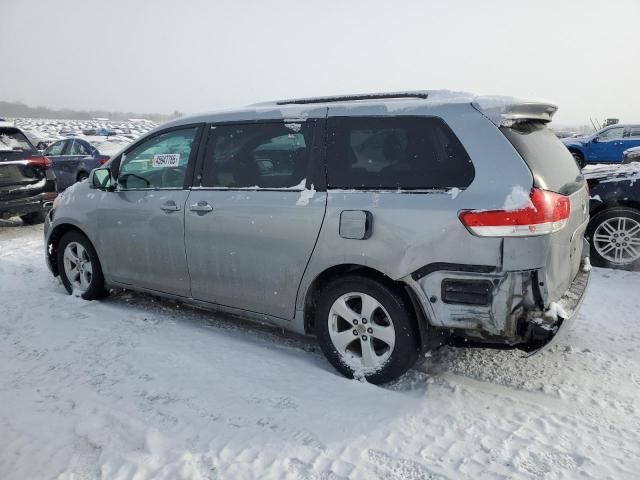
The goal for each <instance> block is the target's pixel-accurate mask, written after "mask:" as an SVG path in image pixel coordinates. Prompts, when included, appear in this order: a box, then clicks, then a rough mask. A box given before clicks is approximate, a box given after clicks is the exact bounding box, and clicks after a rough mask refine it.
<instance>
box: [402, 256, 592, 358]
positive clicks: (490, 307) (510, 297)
mask: <svg viewBox="0 0 640 480" xmlns="http://www.w3.org/2000/svg"><path fill="white" fill-rule="evenodd" d="M586 258H587V257H583V258H582V261H581V263H580V266H579V268H578V271H577V272H576V274H575V276H574V278H573V280H572V281H571V283H570V284H569V285H568V288H567V290H566V291H565V292H564V294H562V296H561V297H560V298H558V299H557V300H556V301H554V302H550V300H551V299H548V298H545V297H544V296H543V294H542V293H541V292H542V290H541V288H540V285H542V284H543V282H542V281H541V279H540V275H539V271H537V270H526V271H514V272H500V271H495V270H494V271H489V270H488V269H487V270H485V271H480V269H478V268H476V269H474V270H473V271H471V270H470V269H465V270H461V269H457V270H454V269H451V268H445V269H442V270H437V271H431V272H429V273H428V274H427V275H425V276H424V277H420V278H415V277H409V278H405V279H403V280H404V281H405V283H407V284H408V285H409V286H410V287H411V289H412V290H413V292H414V293H415V295H416V297H418V299H419V301H420V303H421V306H422V307H423V311H424V312H425V314H426V317H427V318H428V321H429V323H430V325H431V326H433V327H436V328H440V329H441V330H442V331H444V332H446V334H447V336H449V337H450V341H451V343H453V344H458V345H464V346H482V347H488V348H518V349H521V350H524V351H526V352H529V353H535V352H538V351H540V350H542V349H543V348H548V347H549V346H551V345H553V344H555V343H557V342H558V341H560V340H561V339H562V338H563V337H565V336H566V334H567V332H568V331H569V330H570V329H571V326H572V324H573V322H574V321H575V318H576V316H577V314H578V310H579V309H580V305H581V304H582V301H583V299H584V296H585V294H586V290H587V286H588V283H589V278H590V275H591V272H590V268H588V260H586ZM585 261H586V262H587V263H585ZM585 265H587V267H585ZM543 305H544V306H545V307H543Z"/></svg>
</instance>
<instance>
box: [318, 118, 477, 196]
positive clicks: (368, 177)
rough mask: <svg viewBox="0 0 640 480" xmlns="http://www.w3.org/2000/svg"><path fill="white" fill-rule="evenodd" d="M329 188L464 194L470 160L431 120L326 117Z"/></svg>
mask: <svg viewBox="0 0 640 480" xmlns="http://www.w3.org/2000/svg"><path fill="white" fill-rule="evenodd" d="M328 125H329V136H328V143H327V170H328V172H327V180H328V186H329V188H344V189H378V190H397V189H403V190H411V189H430V188H451V187H458V188H465V187H467V186H469V184H470V183H471V181H472V180H473V177H474V174H475V170H474V168H473V164H472V163H471V159H470V158H469V155H467V152H466V151H465V150H464V148H463V146H462V144H461V143H460V141H459V140H458V139H457V137H456V136H455V135H454V134H453V132H452V131H451V129H450V128H449V127H448V126H447V125H446V124H445V123H444V121H443V120H442V119H440V118H435V117H331V118H329V124H328Z"/></svg>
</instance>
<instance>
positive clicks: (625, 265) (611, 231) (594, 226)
mask: <svg viewBox="0 0 640 480" xmlns="http://www.w3.org/2000/svg"><path fill="white" fill-rule="evenodd" d="M616 235H618V236H616ZM587 237H588V238H589V240H590V242H589V243H590V245H591V263H593V265H595V266H597V267H609V268H618V269H624V270H632V269H636V268H638V267H640V211H638V210H635V209H633V208H628V207H613V208H608V209H606V210H603V211H601V212H599V213H597V214H596V215H594V216H593V218H592V219H591V221H590V222H589V226H588V228H587ZM618 252H622V253H621V254H620V255H618ZM632 252H633V253H634V254H632Z"/></svg>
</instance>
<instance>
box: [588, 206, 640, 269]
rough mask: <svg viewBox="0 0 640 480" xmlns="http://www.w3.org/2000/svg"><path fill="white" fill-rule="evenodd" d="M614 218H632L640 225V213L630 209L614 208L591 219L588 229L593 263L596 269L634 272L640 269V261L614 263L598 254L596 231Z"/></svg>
mask: <svg viewBox="0 0 640 480" xmlns="http://www.w3.org/2000/svg"><path fill="white" fill-rule="evenodd" d="M613 218H630V219H632V220H634V221H635V222H638V223H640V211H638V210H635V209H633V208H629V207H613V208H607V209H606V210H603V211H601V212H598V213H597V214H595V215H594V216H593V217H592V218H591V220H590V221H589V226H588V227H587V238H588V239H589V244H590V247H591V248H590V252H591V263H592V264H593V265H594V266H596V267H608V268H617V269H622V270H634V269H637V268H640V259H636V260H635V261H630V262H628V263H614V262H612V261H609V260H608V259H607V258H605V257H603V256H602V255H601V254H600V252H598V249H597V248H596V245H595V244H596V242H595V239H594V235H595V233H596V230H597V229H598V227H599V226H600V225H602V224H603V223H604V222H605V221H607V220H611V219H613ZM636 238H638V237H636ZM636 250H640V247H636ZM605 253H606V252H605Z"/></svg>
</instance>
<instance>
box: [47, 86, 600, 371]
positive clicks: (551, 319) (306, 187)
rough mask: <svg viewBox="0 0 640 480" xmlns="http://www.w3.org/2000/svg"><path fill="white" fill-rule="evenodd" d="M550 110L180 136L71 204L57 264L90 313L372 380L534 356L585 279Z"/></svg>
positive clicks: (61, 223) (581, 224)
mask: <svg viewBox="0 0 640 480" xmlns="http://www.w3.org/2000/svg"><path fill="white" fill-rule="evenodd" d="M555 111H556V107H555V106H553V105H550V104H546V103H536V102H527V101H522V100H517V99H513V98H509V97H468V96H465V95H456V94H451V93H447V92H443V91H420V92H401V93H394V94H372V95H355V96H343V97H325V98H306V99H293V100H284V101H278V102H270V103H264V104H258V105H255V106H251V107H248V108H244V109H239V110H234V111H224V112H219V113H211V114H205V115H198V116H191V117H186V118H182V119H179V120H176V121H172V122H170V123H167V124H165V125H163V126H161V127H159V128H157V129H156V130H154V131H152V132H150V133H148V134H147V135H146V136H144V137H143V138H141V139H139V140H138V141H136V142H135V143H134V144H132V145H131V146H129V147H128V148H126V149H125V150H124V151H122V152H121V153H119V154H118V155H116V156H114V157H113V158H112V159H111V160H110V162H108V163H107V164H106V165H105V166H104V167H103V168H99V169H96V170H94V171H93V172H92V174H91V176H90V178H89V180H88V181H84V182H81V183H78V184H75V185H74V186H73V187H71V188H69V189H68V190H67V191H66V192H64V194H62V195H61V196H60V197H58V199H57V200H56V202H55V205H54V208H53V209H52V210H51V212H50V214H49V215H48V217H47V219H46V224H45V237H46V253H47V255H46V256H47V260H48V264H49V267H50V269H51V271H52V272H53V274H54V275H59V276H60V277H61V279H62V282H63V283H64V286H65V287H66V289H67V290H68V291H69V292H70V293H75V294H76V295H79V296H82V297H83V298H85V299H88V300H91V299H97V298H100V297H102V296H104V295H106V294H107V292H108V289H109V288H111V287H120V288H127V289H134V290H139V291H143V292H148V293H151V294H155V295H161V296H166V297H171V298H175V299H180V300H184V301H187V302H191V303H194V304H197V305H200V306H204V307H209V308H212V309H220V310H224V311H228V312H232V313H236V314H241V315H244V316H246V317H249V318H253V319H255V320H258V321H261V322H268V323H271V324H273V325H276V326H279V327H283V328H286V329H289V330H292V331H295V332H299V333H303V334H310V335H315V336H316V337H317V340H318V342H319V344H320V346H321V348H322V350H323V352H324V354H325V355H326V357H327V359H328V360H329V362H331V364H332V365H333V366H334V367H335V368H336V369H337V370H339V371H340V372H341V373H342V374H344V375H346V376H348V377H352V376H358V377H364V378H366V379H367V380H369V381H371V382H373V383H384V382H388V381H391V380H393V379H395V378H397V377H398V376H400V375H402V374H403V373H404V372H405V371H407V369H409V368H410V367H411V366H412V364H413V363H414V362H415V360H416V358H417V357H418V355H419V354H420V352H421V351H424V350H426V349H429V348H433V347H434V346H435V345H438V344H442V343H448V344H454V345H455V344H459V345H467V346H469V345H473V346H487V347H498V348H519V349H522V350H525V351H528V352H532V351H536V350H538V349H540V348H542V347H544V346H545V345H548V344H549V343H550V342H551V340H552V339H553V338H554V337H556V335H557V334H558V332H559V331H560V330H564V331H566V330H567V329H568V326H569V325H570V323H571V322H572V320H573V319H574V318H575V316H576V311H577V309H578V307H579V305H580V303H581V300H582V298H583V296H584V292H585V289H586V286H587V282H588V278H589V268H588V265H589V264H588V258H587V257H586V255H587V254H588V252H589V249H588V245H586V242H585V241H584V239H583V234H584V231H585V228H586V226H587V223H588V209H587V205H588V198H589V197H588V192H587V188H586V184H585V180H584V178H583V177H582V175H581V173H580V171H579V169H578V168H577V166H576V164H575V162H574V161H573V158H572V156H571V154H570V153H569V152H568V151H567V149H566V148H565V147H564V146H563V145H562V143H560V141H559V140H558V139H557V138H556V137H555V135H554V134H553V133H552V132H551V131H550V130H549V129H548V128H547V127H546V124H547V123H548V122H549V121H550V120H551V118H552V116H553V114H554V113H555Z"/></svg>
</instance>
